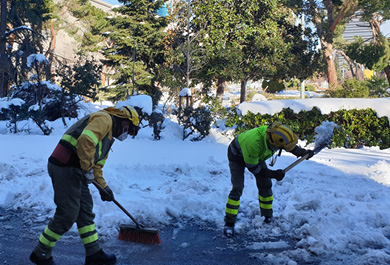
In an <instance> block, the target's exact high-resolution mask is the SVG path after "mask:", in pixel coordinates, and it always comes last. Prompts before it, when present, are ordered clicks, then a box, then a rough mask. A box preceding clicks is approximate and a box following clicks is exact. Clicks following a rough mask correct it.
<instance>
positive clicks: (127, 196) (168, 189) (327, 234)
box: [0, 98, 390, 265]
mask: <svg viewBox="0 0 390 265" xmlns="http://www.w3.org/2000/svg"><path fill="white" fill-rule="evenodd" d="M389 100H390V99H389V98H386V99H371V100H363V99H350V100H349V99H343V100H335V99H332V101H327V102H325V101H323V99H304V100H296V101H291V100H285V101H261V102H256V103H245V104H242V105H241V107H240V108H241V110H242V111H243V112H245V111H248V110H251V111H252V112H257V111H259V109H261V112H262V113H266V112H270V113H271V112H273V111H277V110H278V109H280V108H281V107H282V106H293V109H294V110H300V109H311V108H312V106H313V105H321V106H320V109H322V110H323V111H324V112H327V111H329V110H330V109H332V108H331V107H332V106H334V108H342V107H347V106H348V107H350V106H354V107H356V108H366V107H367V106H369V107H372V108H374V109H376V110H377V111H378V113H380V115H381V116H387V117H390V109H389V107H388V106H389ZM90 107H91V108H89V109H93V111H95V110H97V109H99V108H101V107H102V106H93V108H92V106H91V105H90ZM89 109H84V112H83V113H82V114H80V115H81V116H82V115H83V114H84V113H88V111H89ZM72 123H73V121H71V122H69V124H72ZM51 124H52V126H53V127H54V128H55V129H54V131H53V133H52V135H50V136H43V135H41V134H40V133H39V131H38V130H37V129H36V128H34V127H33V125H31V124H29V125H24V126H25V127H26V126H30V127H31V133H30V134H25V133H24V134H17V135H14V134H9V133H7V131H8V129H7V128H6V127H5V122H0V146H1V151H0V206H2V207H12V208H17V207H20V208H23V209H26V210H28V209H31V210H36V211H37V212H38V213H39V214H40V216H37V219H39V218H42V219H43V220H44V219H45V218H47V217H48V216H52V215H53V213H54V209H55V205H54V202H53V200H52V198H53V190H52V187H51V181H50V178H49V176H48V174H47V170H46V165H47V159H48V157H49V156H50V154H51V152H52V151H53V149H54V147H55V146H56V144H57V143H58V141H59V139H60V137H61V135H62V133H63V132H64V131H65V130H66V128H65V127H64V126H63V125H62V122H61V121H60V120H58V121H55V122H52V123H51ZM164 125H165V129H164V130H163V132H162V134H161V136H162V137H161V140H160V141H155V140H153V137H152V129H151V128H143V129H142V130H141V131H140V133H139V135H138V136H137V137H136V138H135V139H131V138H128V139H126V140H125V141H124V142H119V141H118V142H115V143H114V145H113V148H112V152H111V153H110V155H109V158H108V160H107V163H106V166H105V168H104V174H105V178H106V180H107V182H108V184H109V186H110V187H111V189H112V190H113V191H114V193H115V196H116V199H117V200H118V201H119V202H120V203H121V204H123V205H124V206H125V208H127V209H128V210H129V211H130V212H131V213H132V214H133V215H134V216H135V217H136V218H137V219H139V221H141V222H143V223H147V224H151V225H156V226H159V225H170V224H171V223H172V222H179V223H180V221H181V219H187V217H194V218H195V219H196V220H199V221H202V220H204V221H208V222H212V223H214V224H216V225H217V226H218V227H220V228H221V231H222V227H223V217H224V211H225V204H226V200H227V196H228V193H229V191H230V188H231V186H230V175H229V169H228V162H227V157H226V151H227V146H228V144H229V142H230V141H231V139H232V138H231V133H230V134H229V133H227V134H226V131H225V134H222V132H221V131H219V130H218V129H216V128H214V129H212V130H211V134H210V136H208V137H206V138H205V139H204V140H202V141H201V142H191V141H189V140H185V141H182V140H181V137H182V130H181V128H180V127H179V126H178V124H177V123H175V122H174V120H170V119H166V120H165V122H164ZM226 135H228V136H226ZM300 144H301V145H303V146H304V145H305V143H303V142H300ZM312 147H313V146H308V148H312ZM295 160H296V158H295V157H294V156H293V155H291V154H289V153H286V152H283V154H282V156H281V157H280V158H278V161H277V163H276V165H275V166H274V168H277V169H278V168H285V167H286V166H288V165H289V164H290V163H292V162H294V161H295ZM245 184H246V185H245V188H244V193H243V196H242V198H241V207H240V213H239V215H238V223H237V231H238V233H239V235H238V236H240V234H243V233H248V234H252V235H253V234H259V235H262V234H264V236H274V237H275V238H282V239H280V240H277V241H276V242H274V243H272V244H271V243H270V242H267V243H264V242H263V241H262V240H261V237H259V238H260V239H259V242H253V244H251V245H249V246H247V247H250V248H252V249H259V258H261V259H260V260H259V264H265V263H267V262H268V263H269V264H289V265H294V264H298V261H301V260H304V261H306V262H310V261H312V260H313V258H317V259H318V258H319V259H320V260H321V264H390V188H389V187H390V150H389V149H387V150H379V148H377V147H371V148H362V149H344V148H337V149H325V150H323V151H321V152H320V153H319V154H318V155H316V156H314V157H313V158H312V159H310V160H308V161H303V162H302V163H300V164H299V165H298V166H296V167H294V168H293V169H292V170H290V171H289V172H288V173H287V175H286V177H285V179H284V180H283V181H281V182H274V187H273V191H274V215H275V221H274V223H273V227H272V228H271V229H270V227H269V225H268V226H267V225H264V224H263V222H262V217H260V215H259V214H260V211H259V205H258V200H257V198H258V196H257V188H256V185H255V180H254V178H253V176H252V175H251V174H250V173H249V172H247V173H246V179H245ZM91 192H92V194H93V197H94V201H95V206H94V211H95V213H96V225H97V227H98V232H99V234H100V235H101V236H108V235H110V234H116V229H117V225H118V224H119V223H129V219H128V217H127V216H126V215H125V214H124V213H122V212H121V211H120V210H119V209H118V208H117V207H116V206H115V205H114V204H113V203H109V202H102V201H101V200H100V196H99V194H98V191H97V190H96V189H95V188H93V187H91ZM73 229H74V228H73ZM221 233H222V232H221ZM265 233H267V234H265ZM281 235H282V236H283V235H287V236H288V237H291V238H293V239H294V241H293V242H290V241H285V240H283V237H280V236H281ZM286 246H288V247H289V248H286V249H287V250H286V251H284V252H282V253H280V254H273V253H272V251H269V252H268V253H267V254H264V252H263V251H260V250H264V249H270V250H271V249H272V248H280V247H286ZM263 261H264V262H263ZM261 262H263V263H261Z"/></svg>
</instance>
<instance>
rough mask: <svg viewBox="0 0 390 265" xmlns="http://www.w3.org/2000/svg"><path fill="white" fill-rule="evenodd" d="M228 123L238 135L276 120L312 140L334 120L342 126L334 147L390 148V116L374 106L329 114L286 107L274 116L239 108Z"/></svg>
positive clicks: (336, 134)
mask: <svg viewBox="0 0 390 265" xmlns="http://www.w3.org/2000/svg"><path fill="white" fill-rule="evenodd" d="M226 120H227V121H226V126H228V127H235V128H236V134H239V133H241V132H244V131H247V130H249V129H252V128H255V127H258V126H261V125H268V124H270V123H271V122H273V121H279V122H282V123H283V124H286V125H287V126H289V127H290V128H291V130H293V131H294V132H295V133H296V134H297V135H298V137H299V139H301V140H306V141H307V143H312V142H314V140H315V136H316V133H315V128H316V127H317V126H319V125H321V124H322V122H324V121H333V122H335V123H336V124H337V125H339V126H340V129H339V130H335V132H334V136H333V143H332V146H333V147H346V148H358V147H361V146H379V147H380V148H381V149H385V148H389V147H390V126H389V120H388V118H387V117H378V116H377V113H376V111H374V110H372V109H369V108H367V109H360V110H357V109H353V110H339V111H336V112H331V113H329V114H327V115H324V114H321V111H320V110H319V109H318V108H316V107H314V108H313V109H312V110H310V111H303V110H302V111H300V112H299V113H294V112H293V111H292V110H291V109H290V108H285V109H283V110H282V111H281V112H279V113H275V114H274V115H269V114H253V113H251V112H248V113H247V114H246V115H245V116H240V115H239V114H238V112H237V110H236V109H232V110H230V111H229V113H228V115H227V118H226Z"/></svg>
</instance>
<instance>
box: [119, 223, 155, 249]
mask: <svg viewBox="0 0 390 265" xmlns="http://www.w3.org/2000/svg"><path fill="white" fill-rule="evenodd" d="M118 239H119V240H123V241H131V242H137V243H142V244H160V243H161V239H160V235H159V234H158V231H157V229H154V228H140V227H135V226H130V225H122V226H120V230H119V235H118Z"/></svg>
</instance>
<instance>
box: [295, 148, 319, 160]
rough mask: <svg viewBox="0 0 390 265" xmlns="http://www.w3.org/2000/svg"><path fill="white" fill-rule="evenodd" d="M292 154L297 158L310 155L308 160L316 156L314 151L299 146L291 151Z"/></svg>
mask: <svg viewBox="0 0 390 265" xmlns="http://www.w3.org/2000/svg"><path fill="white" fill-rule="evenodd" d="M291 153H292V154H293V155H295V156H296V157H302V156H304V155H306V154H309V156H308V157H307V158H306V159H310V158H311V157H312V156H313V155H314V151H313V150H308V149H305V148H301V147H299V146H295V147H294V149H293V150H292V151H291Z"/></svg>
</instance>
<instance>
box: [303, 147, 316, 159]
mask: <svg viewBox="0 0 390 265" xmlns="http://www.w3.org/2000/svg"><path fill="white" fill-rule="evenodd" d="M306 154H309V156H308V157H307V158H306V160H309V159H310V158H312V157H313V156H314V151H313V150H307V149H305V152H304V154H303V155H302V156H304V155H306Z"/></svg>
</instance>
